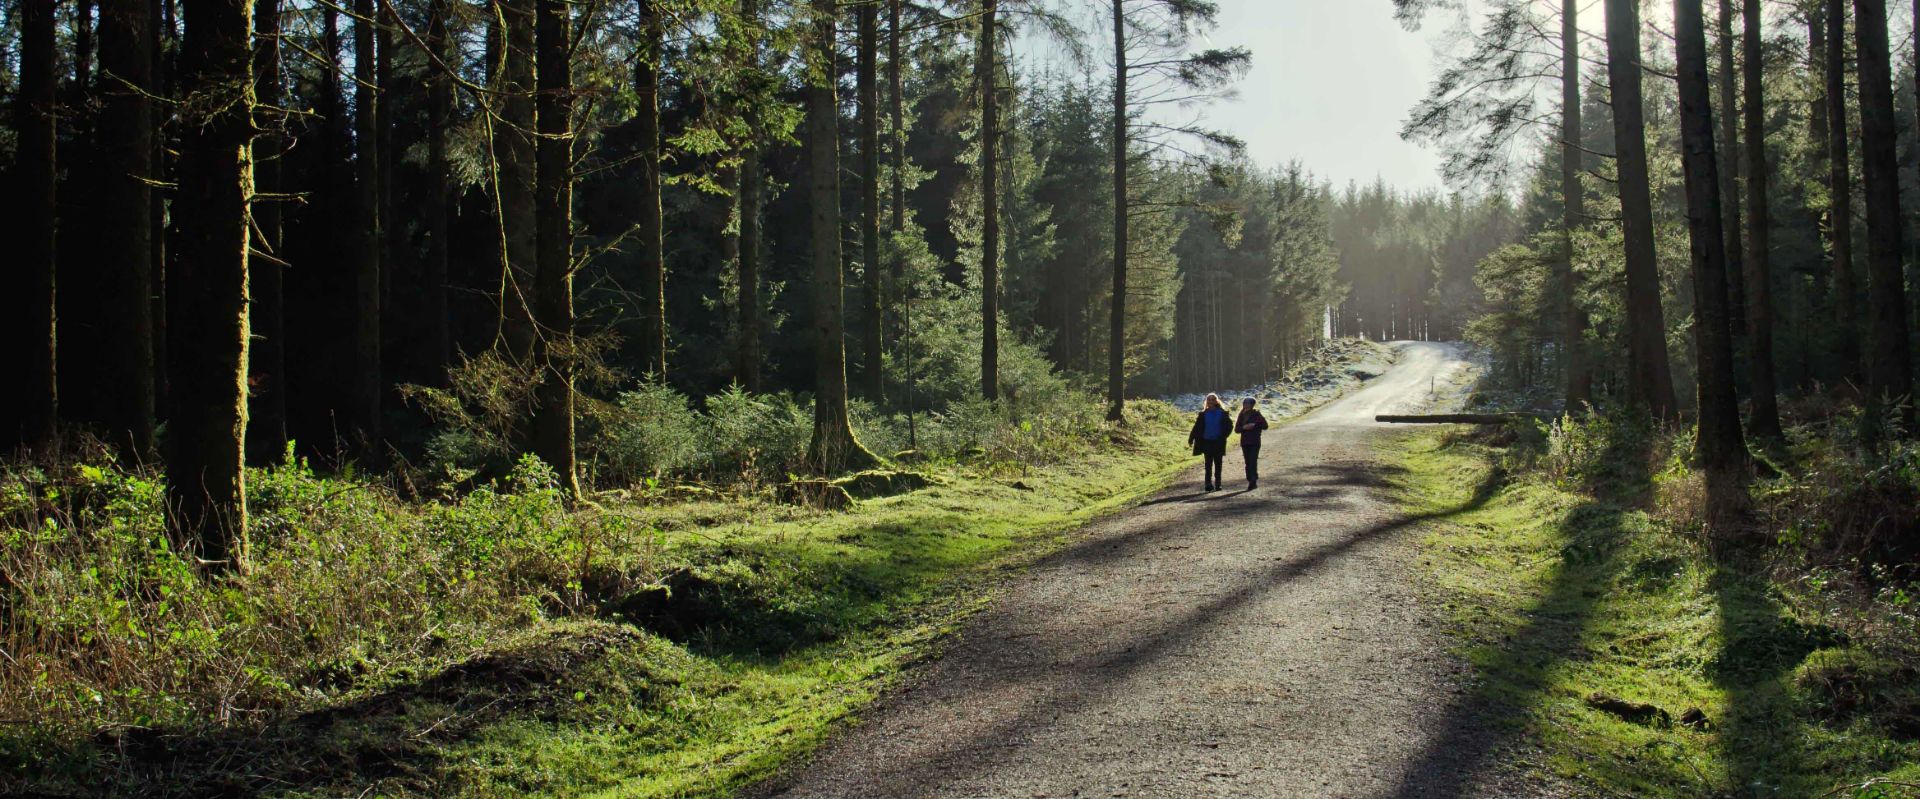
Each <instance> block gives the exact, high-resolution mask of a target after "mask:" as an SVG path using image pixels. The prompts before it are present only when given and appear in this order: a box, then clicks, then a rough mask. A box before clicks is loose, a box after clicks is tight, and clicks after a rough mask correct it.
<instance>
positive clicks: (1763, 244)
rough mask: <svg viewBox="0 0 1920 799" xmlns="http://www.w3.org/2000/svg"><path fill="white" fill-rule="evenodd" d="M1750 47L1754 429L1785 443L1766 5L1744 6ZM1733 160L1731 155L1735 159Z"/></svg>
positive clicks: (1756, 0)
mask: <svg viewBox="0 0 1920 799" xmlns="http://www.w3.org/2000/svg"><path fill="white" fill-rule="evenodd" d="M1743 12H1744V13H1743V15H1742V16H1743V17H1744V18H1745V22H1746V25H1745V31H1746V32H1745V39H1744V42H1745V43H1744V47H1745V48H1746V51H1747V62H1746V69H1745V87H1746V95H1747V97H1746V100H1747V105H1746V111H1745V116H1746V132H1747V142H1746V156H1747V225H1748V227H1747V257H1746V260H1745V263H1746V269H1747V279H1746V286H1747V292H1746V299H1747V314H1746V316H1747V366H1748V369H1749V370H1750V371H1749V374H1748V377H1749V381H1750V382H1751V384H1752V390H1753V402H1752V408H1751V414H1750V416H1749V417H1748V429H1749V430H1751V431H1752V433H1753V435H1755V436H1757V437H1760V438H1765V439H1779V438H1780V436H1781V432H1780V404H1779V400H1778V398H1777V397H1776V396H1775V394H1776V391H1777V389H1776V388H1775V385H1774V374H1773V272H1772V267H1771V263H1772V261H1771V257H1770V256H1771V253H1770V252H1769V250H1770V247H1771V245H1772V220H1771V218H1770V211H1769V209H1768V207H1767V203H1768V197H1767V172H1768V171H1769V168H1770V167H1769V166H1768V164H1767V113H1766V93H1765V92H1764V91H1763V88H1764V86H1763V80H1764V78H1763V73H1764V72H1765V71H1766V59H1765V58H1763V57H1762V42H1761V37H1760V0H1744V6H1743ZM1729 157H1731V154H1729Z"/></svg>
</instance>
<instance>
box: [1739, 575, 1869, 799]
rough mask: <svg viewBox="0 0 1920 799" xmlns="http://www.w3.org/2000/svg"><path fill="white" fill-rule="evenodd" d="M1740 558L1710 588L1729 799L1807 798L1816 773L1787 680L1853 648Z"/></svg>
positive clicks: (1843, 637)
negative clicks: (1715, 611) (1826, 650)
mask: <svg viewBox="0 0 1920 799" xmlns="http://www.w3.org/2000/svg"><path fill="white" fill-rule="evenodd" d="M1750 559H1751V558H1750V556H1742V555H1741V554H1738V553H1735V554H1730V555H1726V556H1723V557H1721V558H1720V559H1719V560H1718V562H1716V563H1715V564H1714V566H1713V574H1712V576H1711V577H1710V578H1709V579H1708V590H1709V591H1711V592H1712V594H1713V598H1714V601H1715V602H1716V604H1717V605H1718V606H1719V611H1720V613H1719V632H1720V636H1719V638H1720V641H1719V648H1718V651H1717V652H1715V654H1714V658H1713V660H1712V661H1710V662H1708V663H1707V666H1706V671H1707V676H1708V678H1709V679H1711V680H1712V681H1713V684H1714V685H1715V686H1716V687H1718V688H1720V689H1721V690H1723V691H1725V692H1726V694H1727V708H1726V717H1725V718H1724V719H1719V720H1717V723H1718V725H1719V740H1718V744H1719V746H1720V748H1721V750H1722V753H1723V755H1724V756H1725V758H1726V762H1727V767H1728V774H1729V775H1730V776H1731V778H1732V780H1731V784H1730V785H1728V786H1727V794H1726V795H1727V796H1729V797H1761V796H1781V795H1799V794H1800V792H1801V791H1803V790H1810V789H1813V788H1815V787H1816V786H1815V785H1813V784H1800V781H1802V780H1804V779H1805V775H1806V774H1807V773H1808V771H1809V765H1810V764H1808V763H1807V753H1806V750H1805V748H1804V746H1803V744H1804V742H1805V739H1806V735H1805V734H1804V732H1803V728H1804V727H1805V721H1804V720H1802V719H1801V718H1800V717H1799V714H1798V713H1796V712H1795V707H1794V704H1795V703H1794V699H1793V696H1792V694H1791V693H1790V691H1789V690H1788V687H1787V680H1788V679H1789V678H1790V675H1791V674H1792V673H1793V671H1794V670H1795V669H1796V668H1797V667H1799V665H1800V663H1801V662H1802V661H1804V660H1806V658H1807V655H1809V654H1811V653H1812V652H1813V651H1814V650H1816V649H1820V648H1822V647H1828V646H1841V645H1844V644H1845V643H1846V637H1845V635H1844V634H1843V633H1840V632H1839V631H1837V630H1834V629H1832V628H1829V627H1825V626H1815V625H1807V624H1804V623H1802V622H1800V621H1799V620H1797V619H1795V618H1793V617H1792V615H1791V614H1789V613H1788V612H1787V610H1786V608H1785V607H1784V606H1783V605H1781V603H1780V601H1779V600H1778V598H1776V597H1775V596H1774V592H1773V591H1772V589H1771V587H1770V586H1769V585H1768V584H1767V581H1766V580H1765V579H1764V578H1762V577H1758V576H1756V575H1759V574H1764V573H1765V572H1764V571H1761V569H1763V568H1764V566H1762V565H1759V564H1756V563H1752V562H1749V560H1750Z"/></svg>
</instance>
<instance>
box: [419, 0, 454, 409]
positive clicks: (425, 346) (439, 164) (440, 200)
mask: <svg viewBox="0 0 1920 799" xmlns="http://www.w3.org/2000/svg"><path fill="white" fill-rule="evenodd" d="M452 14H453V3H452V0H433V2H432V4H431V5H430V6H429V7H428V9H427V40H426V44H427V47H428V48H430V49H432V51H433V55H434V58H433V59H432V60H430V61H429V64H428V66H427V70H428V71H427V174H426V186H425V189H426V191H425V197H424V198H423V204H424V205H426V209H425V213H426V220H425V221H426V233H427V253H426V263H425V267H426V268H425V270H424V271H423V274H422V275H421V283H422V284H423V285H422V289H423V291H424V293H425V294H426V296H425V297H423V298H422V299H423V302H422V303H421V307H422V310H423V312H424V313H426V314H427V316H428V319H427V331H426V332H427V335H426V337H425V340H424V341H422V342H420V345H419V346H420V349H421V352H422V356H423V357H421V359H420V365H421V366H422V367H423V368H424V369H425V373H424V377H425V379H426V380H427V381H428V382H429V384H430V385H441V384H443V383H444V382H445V381H446V370H447V365H448V364H450V363H452V361H453V335H452V331H450V330H449V329H448V323H449V320H448V308H447V281H448V277H447V266H448V249H449V242H448V241H447V235H448V232H447V230H448V224H449V217H450V216H451V215H452V214H453V208H452V207H451V203H452V202H453V198H452V191H451V184H452V176H451V174H450V169H451V167H450V165H449V163H448V161H447V131H448V129H450V128H451V127H452V125H453V114H454V106H453V78H452V77H450V76H448V75H447V74H446V73H445V72H443V71H442V70H441V69H440V68H439V67H435V66H433V63H432V62H433V61H438V62H439V63H440V64H442V65H444V66H445V68H446V69H452V68H453V65H454V64H455V63H456V61H455V52H456V51H455V49H454V45H453V40H452V37H451V36H450V35H449V33H448V30H447V25H448V21H449V18H450V17H451V16H452Z"/></svg>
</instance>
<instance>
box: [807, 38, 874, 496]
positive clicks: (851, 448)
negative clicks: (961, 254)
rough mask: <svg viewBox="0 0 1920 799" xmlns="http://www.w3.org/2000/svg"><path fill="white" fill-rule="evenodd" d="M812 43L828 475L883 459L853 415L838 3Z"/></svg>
mask: <svg viewBox="0 0 1920 799" xmlns="http://www.w3.org/2000/svg"><path fill="white" fill-rule="evenodd" d="M811 11H812V14H811V16H812V19H810V20H808V22H807V24H808V25H809V26H810V30H809V31H808V34H807V37H806V42H805V44H804V45H803V47H804V48H805V50H806V53H805V59H806V67H807V75H806V77H807V92H806V130H807V158H808V162H807V164H808V169H807V175H808V183H809V187H808V188H809V192H810V194H811V200H812V206H813V207H812V209H811V210H810V215H811V222H812V226H811V227H812V238H813V246H812V250H813V286H812V289H813V303H812V305H813V308H812V311H813V333H814V361H813V363H814V372H813V374H814V398H813V441H812V443H811V444H810V445H809V446H808V448H807V459H808V461H809V462H810V463H811V464H813V466H814V468H816V469H819V470H820V472H821V473H823V474H834V473H837V472H842V471H846V470H849V469H860V468H865V467H867V466H869V465H872V464H873V463H874V462H875V460H876V459H875V458H874V457H873V453H871V452H868V451H867V448H866V447H864V446H861V444H860V441H859V440H858V439H856V438H855V437H854V435H853V422H852V420H851V419H850V418H849V417H848V414H847V352H846V318H845V313H846V301H845V298H844V294H843V292H844V270H845V265H844V262H843V261H842V260H841V258H842V255H841V251H840V143H839V142H840V138H839V136H840V134H839V125H840V110H839V108H840V104H839V100H838V99H837V98H836V97H835V94H836V91H835V83H836V80H835V76H836V74H837V72H836V71H835V68H834V55H835V47H834V30H835V27H836V25H835V22H836V20H835V15H836V13H837V11H836V8H835V3H834V0H813V2H812V9H811Z"/></svg>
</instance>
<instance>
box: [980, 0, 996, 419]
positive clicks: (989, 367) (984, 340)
mask: <svg viewBox="0 0 1920 799" xmlns="http://www.w3.org/2000/svg"><path fill="white" fill-rule="evenodd" d="M982 3H983V7H982V8H981V10H980V41H979V46H980V56H979V59H978V60H977V64H976V69H975V72H974V82H975V84H976V85H978V87H979V91H980V138H979V145H980V206H981V244H980V314H981V322H980V396H982V397H984V398H986V399H989V400H995V399H999V398H1000V135H999V132H1000V98H999V95H1000V76H999V66H998V55H997V50H998V47H999V39H1000V31H999V28H998V27H997V24H996V20H995V17H996V15H997V14H998V13H999V10H1000V4H999V2H998V0H982Z"/></svg>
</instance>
